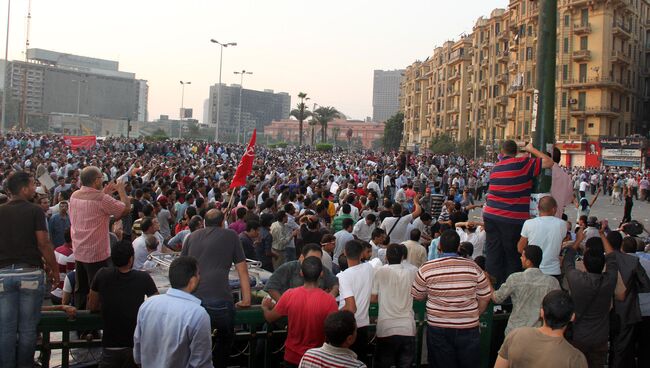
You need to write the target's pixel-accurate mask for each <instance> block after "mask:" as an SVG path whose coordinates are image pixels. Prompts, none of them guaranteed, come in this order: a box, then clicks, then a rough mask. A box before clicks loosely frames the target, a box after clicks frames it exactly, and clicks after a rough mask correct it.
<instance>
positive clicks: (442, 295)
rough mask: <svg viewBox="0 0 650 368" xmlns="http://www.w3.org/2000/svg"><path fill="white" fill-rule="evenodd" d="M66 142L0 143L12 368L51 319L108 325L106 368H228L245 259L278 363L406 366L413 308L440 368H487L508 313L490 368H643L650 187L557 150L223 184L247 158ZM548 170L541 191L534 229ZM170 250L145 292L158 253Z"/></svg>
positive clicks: (648, 319)
mask: <svg viewBox="0 0 650 368" xmlns="http://www.w3.org/2000/svg"><path fill="white" fill-rule="evenodd" d="M66 143H69V142H66V141H64V140H63V138H62V137H59V136H51V135H46V136H33V135H6V136H2V137H1V138H0V224H1V225H0V239H2V241H1V242H0V281H1V283H0V286H1V288H0V310H1V312H0V326H1V327H0V328H2V333H1V334H0V336H1V337H0V366H2V367H5V366H6V367H13V366H18V367H27V366H29V367H31V366H32V365H33V363H34V349H35V344H36V340H37V333H36V323H37V322H38V320H39V318H40V311H41V310H42V309H45V310H48V309H49V310H51V309H54V310H63V311H65V312H67V313H69V314H70V315H71V316H74V314H75V313H76V310H78V309H88V310H91V311H95V312H99V313H101V316H102V318H103V320H104V324H105V329H104V330H103V333H102V346H103V351H102V357H101V363H100V367H133V366H136V365H141V366H143V367H180V366H191V367H211V366H216V367H226V366H228V362H229V357H230V351H231V348H232V345H233V342H234V337H235V328H236V326H235V313H236V309H237V308H249V307H251V305H252V304H253V293H252V292H251V285H250V282H249V274H248V270H249V268H248V262H250V261H256V262H259V264H260V265H261V267H262V268H263V269H265V270H266V271H269V272H271V273H272V275H271V277H270V278H269V280H268V281H267V282H266V283H265V285H264V294H265V295H266V297H264V298H263V300H262V301H261V309H262V311H263V313H264V317H265V318H266V320H267V321H268V323H269V326H271V327H269V328H272V326H275V325H277V324H286V323H288V326H287V328H288V330H287V331H288V332H287V338H286V341H285V344H284V364H285V366H288V367H292V366H300V367H337V366H340V367H363V366H376V367H391V366H397V367H410V366H411V365H412V364H413V363H414V362H415V361H416V359H419V357H417V356H416V347H415V343H416V341H415V335H416V329H415V319H414V314H413V301H414V300H425V301H426V314H427V322H428V323H427V325H428V326H427V328H426V343H427V347H428V349H427V352H426V353H427V360H428V362H429V366H430V367H477V366H479V360H480V347H479V344H480V338H479V316H480V315H481V314H482V313H483V312H484V311H485V310H486V309H487V308H488V307H490V303H494V304H501V305H502V308H504V309H506V310H508V311H511V312H510V313H511V314H510V317H509V321H508V326H507V328H506V331H505V333H506V338H505V341H504V343H503V345H502V347H501V349H500V351H499V356H498V358H497V361H496V363H495V364H496V365H495V366H497V367H549V366H553V365H555V366H570V367H586V366H589V367H602V366H603V365H604V364H609V366H611V367H634V366H639V367H646V366H650V358H649V357H648V353H649V351H648V349H647V346H650V336H649V335H650V280H649V279H648V276H647V273H648V272H650V254H649V253H646V250H648V251H650V249H646V240H645V239H644V238H643V237H642V235H643V232H644V229H643V226H642V225H641V224H640V223H639V222H637V221H635V220H634V219H633V218H632V209H633V204H634V201H635V200H638V201H650V191H649V190H650V187H649V183H648V178H649V173H648V172H647V171H642V170H632V169H620V170H619V169H616V170H615V169H610V168H600V169H593V168H592V169H589V168H574V169H566V168H563V167H561V166H559V165H558V163H559V162H560V157H559V156H560V155H559V151H558V150H554V152H551V153H549V154H545V153H543V152H540V151H538V150H537V149H535V148H534V147H532V145H529V146H526V147H524V148H523V149H522V148H519V147H517V146H516V144H515V143H514V142H512V141H507V142H505V143H504V144H503V147H502V149H501V155H500V157H499V161H498V162H496V163H491V162H483V161H482V160H476V161H474V160H471V159H469V158H465V157H461V156H457V155H454V154H449V155H432V154H429V155H414V154H411V153H408V152H385V153H384V152H382V153H379V152H372V151H361V150H359V151H337V150H335V151H332V152H319V151H314V150H310V149H308V148H285V149H266V148H264V147H256V148H255V161H254V164H253V169H252V172H251V173H250V175H248V177H247V180H246V184H245V185H243V186H241V187H237V188H232V189H231V188H230V183H231V181H232V179H233V176H234V174H235V171H236V169H237V165H238V163H239V161H240V159H241V157H242V155H243V153H244V151H245V147H241V146H236V145H227V144H215V143H208V142H202V141H188V140H185V141H159V142H151V141H144V140H138V139H124V138H107V139H104V140H101V141H98V142H97V144H96V145H94V146H92V147H87V148H79V149H74V150H73V149H72V148H71V147H70V146H68V145H67V144H66ZM545 170H549V171H550V172H551V173H552V177H553V184H552V187H551V191H550V194H551V195H550V196H545V197H543V198H541V199H538V202H537V204H536V206H535V207H537V216H536V217H534V218H530V201H531V199H530V198H531V191H532V182H533V180H534V178H535V177H536V176H539V175H542V174H543V173H544V172H545ZM599 196H608V197H609V200H610V201H611V203H612V204H621V205H623V213H624V216H623V221H622V222H621V223H620V224H609V223H608V222H607V221H606V219H600V220H599V219H597V218H595V217H594V216H591V214H590V211H591V208H592V207H594V206H596V205H598V204H597V203H598V202H597V200H598V198H599ZM478 208H482V211H481V212H482V215H481V216H478V215H477V214H478V212H477V209H478ZM472 212H476V213H475V214H474V215H472ZM167 253H168V254H174V255H177V257H176V259H175V260H174V261H173V262H172V263H171V265H170V267H169V274H168V275H169V282H170V285H171V288H170V289H169V290H167V291H166V292H165V293H164V294H161V295H157V294H158V288H157V286H156V284H155V283H154V281H153V279H152V277H151V275H150V272H151V271H152V270H153V269H154V268H156V267H159V266H158V265H157V263H155V262H152V260H151V256H152V255H157V254H167ZM231 269H233V270H234V272H235V273H236V275H237V277H238V278H239V283H238V285H239V288H240V290H239V292H238V295H239V296H240V297H238V298H234V297H233V290H232V288H231V284H230V283H229V274H230V273H231ZM50 290H52V291H51V292H50ZM44 299H48V300H49V301H47V302H45V303H44ZM371 303H378V308H379V312H378V317H377V320H376V321H371V318H370V316H369V308H370V305H371ZM44 305H45V306H44ZM9 311H11V312H9ZM283 317H287V321H288V322H283V321H284V319H283ZM371 322H372V323H375V322H376V332H374V335H375V336H374V337H375V339H373V336H372V335H371V332H370V331H371V329H370V328H369V327H370V325H371ZM373 340H374V343H372V344H371V341H373ZM644 346H645V347H646V349H643V347H644Z"/></svg>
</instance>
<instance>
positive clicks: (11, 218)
mask: <svg viewBox="0 0 650 368" xmlns="http://www.w3.org/2000/svg"><path fill="white" fill-rule="evenodd" d="M45 221H46V220H45V213H44V212H43V210H42V209H41V208H40V207H39V206H37V205H35V204H33V203H30V202H27V201H25V200H22V199H21V200H13V201H10V202H8V203H6V204H3V205H2V206H0V268H2V267H6V266H9V265H12V264H17V263H25V264H28V265H31V266H33V267H42V262H41V252H40V251H39V250H38V241H37V240H36V232H37V231H47V227H46V225H45Z"/></svg>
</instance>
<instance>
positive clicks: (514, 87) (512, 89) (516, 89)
mask: <svg viewBox="0 0 650 368" xmlns="http://www.w3.org/2000/svg"><path fill="white" fill-rule="evenodd" d="M523 90H524V86H522V85H512V86H510V87H509V88H508V94H509V95H511V96H510V97H513V95H514V94H516V93H517V92H520V91H523Z"/></svg>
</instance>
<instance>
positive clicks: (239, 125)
mask: <svg viewBox="0 0 650 368" xmlns="http://www.w3.org/2000/svg"><path fill="white" fill-rule="evenodd" d="M234 73H235V74H239V76H240V80H239V118H238V119H237V144H239V133H241V91H242V89H243V88H244V75H246V74H253V72H247V71H245V70H242V71H241V72H234Z"/></svg>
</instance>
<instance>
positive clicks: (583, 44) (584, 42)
mask: <svg viewBox="0 0 650 368" xmlns="http://www.w3.org/2000/svg"><path fill="white" fill-rule="evenodd" d="M588 49H589V42H588V37H587V36H584V37H580V50H588Z"/></svg>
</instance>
